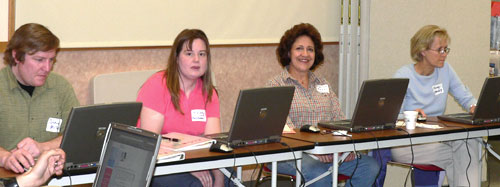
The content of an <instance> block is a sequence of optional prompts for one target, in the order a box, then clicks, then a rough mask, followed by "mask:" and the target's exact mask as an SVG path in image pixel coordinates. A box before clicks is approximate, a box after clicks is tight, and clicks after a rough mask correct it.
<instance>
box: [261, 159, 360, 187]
mask: <svg viewBox="0 0 500 187" xmlns="http://www.w3.org/2000/svg"><path fill="white" fill-rule="evenodd" d="M271 172H272V171H271V169H269V168H268V167H267V165H266V164H261V167H260V170H259V173H258V175H257V186H258V185H259V184H261V183H262V182H264V181H266V180H270V179H271ZM330 173H331V172H330ZM261 176H263V177H261ZM321 178H323V177H321ZM321 178H320V179H321ZM278 179H282V180H289V181H290V182H294V181H295V179H296V176H295V175H287V174H280V173H278ZM348 179H350V177H349V176H347V175H342V174H339V175H338V181H345V180H348ZM318 180H319V179H318ZM306 186H307V184H306Z"/></svg>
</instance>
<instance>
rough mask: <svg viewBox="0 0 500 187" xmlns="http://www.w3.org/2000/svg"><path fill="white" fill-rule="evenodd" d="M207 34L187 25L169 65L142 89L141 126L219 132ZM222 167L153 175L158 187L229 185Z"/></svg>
mask: <svg viewBox="0 0 500 187" xmlns="http://www.w3.org/2000/svg"><path fill="white" fill-rule="evenodd" d="M208 46H209V43H208V38H207V36H206V35H205V33H204V32H203V31H201V30H198V29H185V30H183V31H182V32H181V33H179V35H177V37H176V38H175V41H174V44H173V46H172V49H171V51H170V57H169V58H168V64H167V68H166V69H165V70H163V71H159V72H157V73H155V74H154V75H152V76H151V77H150V78H149V79H148V80H147V81H146V82H145V83H144V84H143V85H142V87H141V89H140V90H139V94H138V96H137V101H140V102H142V103H143V107H142V111H141V116H140V120H139V122H138V124H137V126H138V127H141V128H143V129H146V130H149V131H152V132H155V133H159V134H166V133H169V132H180V133H185V134H190V135H204V134H213V133H219V132H220V131H221V129H220V114H219V98H218V96H217V92H216V90H215V88H214V86H213V83H212V79H211V77H212V76H211V70H210V69H211V67H210V64H211V61H210V48H209V47H208ZM224 184H225V182H224V176H223V174H222V173H221V172H220V171H219V170H210V171H209V170H205V171H196V172H190V173H181V174H173V175H167V176H161V177H155V178H153V182H152V186H167V185H168V186H223V185H224Z"/></svg>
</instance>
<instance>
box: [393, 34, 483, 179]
mask: <svg viewBox="0 0 500 187" xmlns="http://www.w3.org/2000/svg"><path fill="white" fill-rule="evenodd" d="M449 43H450V37H449V35H448V33H447V31H446V30H445V29H443V28H440V27H439V26H436V25H427V26H424V27H422V28H421V29H420V30H419V31H418V32H417V33H415V35H414V36H413V37H412V39H411V46H410V47H411V49H410V53H411V57H412V59H413V61H415V62H416V63H415V64H409V65H405V66H403V67H402V68H400V69H399V70H398V71H397V72H396V74H395V75H394V77H397V78H409V79H410V83H409V85H408V90H407V92H406V96H405V99H404V102H403V106H402V107H401V111H407V110H415V111H418V112H420V113H421V114H422V115H423V116H438V115H442V114H443V113H444V112H445V110H446V100H447V97H448V94H451V95H452V96H453V97H454V98H455V100H456V101H457V102H458V103H459V104H460V105H461V106H462V107H463V108H464V109H465V110H467V111H469V112H471V113H472V112H474V109H475V103H476V102H477V101H476V99H475V98H474V97H473V96H472V94H471V93H470V91H469V90H468V89H467V88H466V87H465V86H464V84H463V83H462V81H461V80H460V78H459V77H458V75H457V74H456V73H455V71H454V70H453V68H452V67H451V65H450V64H449V63H447V62H446V61H445V60H446V57H447V56H448V54H449V53H450V48H449V47H448V44H449ZM466 145H467V146H466ZM478 146H479V144H478V142H477V140H476V139H471V140H468V141H467V144H466V141H465V140H456V141H448V142H439V143H428V144H420V145H414V146H413V155H414V163H415V164H432V165H436V166H438V167H440V168H442V169H444V170H445V171H446V176H447V177H448V182H449V183H450V186H452V187H454V186H477V185H479V180H480V179H479V154H478V150H479V147H478ZM469 150H470V151H469ZM391 152H392V159H393V160H395V161H397V162H404V163H410V162H411V160H412V152H411V150H410V147H409V146H406V147H397V148H393V149H392V150H391ZM469 155H470V158H471V159H469ZM469 162H470V165H469Z"/></svg>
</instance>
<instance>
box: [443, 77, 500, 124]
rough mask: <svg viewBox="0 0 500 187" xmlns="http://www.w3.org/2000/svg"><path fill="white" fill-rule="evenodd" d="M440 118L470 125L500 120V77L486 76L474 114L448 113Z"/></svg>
mask: <svg viewBox="0 0 500 187" xmlns="http://www.w3.org/2000/svg"><path fill="white" fill-rule="evenodd" d="M438 119H440V120H444V121H452V122H458V123H464V124H470V125H481V124H488V123H496V122H500V77H492V78H486V80H485V81H484V84H483V88H482V89H481V94H480V95H479V99H478V101H477V106H476V110H475V112H474V114H469V113H458V114H446V115H441V116H438Z"/></svg>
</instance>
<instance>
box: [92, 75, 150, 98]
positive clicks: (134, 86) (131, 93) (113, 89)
mask: <svg viewBox="0 0 500 187" xmlns="http://www.w3.org/2000/svg"><path fill="white" fill-rule="evenodd" d="M158 71H159V70H145V71H129V72H119V73H109V74H101V75H97V76H95V77H93V78H92V80H91V81H90V100H91V102H92V103H94V104H97V103H109V102H125V101H135V100H136V98H137V92H138V91H139V88H140V87H141V86H142V84H143V83H144V82H146V80H147V79H148V78H149V77H150V76H151V75H153V74H154V73H156V72H158Z"/></svg>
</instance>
